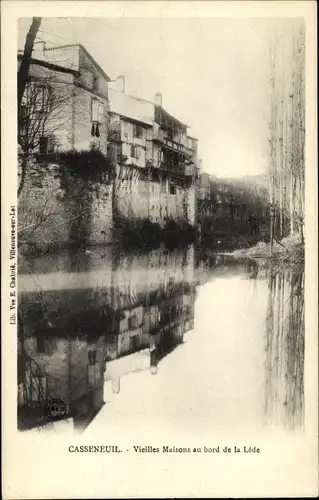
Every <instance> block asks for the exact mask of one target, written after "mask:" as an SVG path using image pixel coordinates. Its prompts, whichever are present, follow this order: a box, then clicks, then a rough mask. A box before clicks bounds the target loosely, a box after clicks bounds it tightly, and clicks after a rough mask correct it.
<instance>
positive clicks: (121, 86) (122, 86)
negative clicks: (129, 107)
mask: <svg viewBox="0 0 319 500" xmlns="http://www.w3.org/2000/svg"><path fill="white" fill-rule="evenodd" d="M116 80H117V86H118V89H119V90H120V92H122V93H123V94H124V92H125V76H124V75H120V76H118V77H117V78H116ZM119 80H120V82H119Z"/></svg>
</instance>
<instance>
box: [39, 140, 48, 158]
mask: <svg viewBox="0 0 319 500" xmlns="http://www.w3.org/2000/svg"><path fill="white" fill-rule="evenodd" d="M48 144H49V139H48V137H40V139H39V150H40V154H45V153H47V152H48Z"/></svg>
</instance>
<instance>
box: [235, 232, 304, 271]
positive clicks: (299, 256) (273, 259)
mask: <svg viewBox="0 0 319 500" xmlns="http://www.w3.org/2000/svg"><path fill="white" fill-rule="evenodd" d="M304 254H305V249H304V243H303V242H302V240H301V238H300V236H299V235H294V236H288V237H287V238H283V239H282V240H281V241H276V240H275V241H274V243H273V246H272V248H271V246H270V243H264V242H259V243H257V245H255V246H254V247H251V248H242V249H239V250H235V251H234V252H232V253H231V254H228V255H229V256H230V257H231V258H232V259H234V260H238V261H240V260H246V259H251V260H256V261H257V262H259V261H261V260H264V261H266V262H268V263H269V264H274V265H276V264H278V265H280V266H285V267H297V266H302V265H303V264H304V258H305V256H304Z"/></svg>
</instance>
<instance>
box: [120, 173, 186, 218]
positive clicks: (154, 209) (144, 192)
mask: <svg viewBox="0 0 319 500" xmlns="http://www.w3.org/2000/svg"><path fill="white" fill-rule="evenodd" d="M124 170H127V172H128V173H127V174H126V175H124V176H123V174H122V172H123V171H124ZM130 170H132V167H119V166H117V176H116V179H115V181H114V182H115V186H114V208H115V213H116V215H117V217H119V218H120V219H123V220H125V219H148V220H149V221H150V222H153V223H155V224H159V225H160V226H161V227H163V226H164V225H165V224H166V223H167V222H168V221H169V220H174V221H175V222H178V223H183V222H187V223H188V224H190V225H194V223H195V188H194V186H193V185H192V186H190V187H186V188H183V187H181V186H178V185H174V187H175V193H174V194H172V193H171V192H170V181H169V180H168V179H162V180H161V181H155V180H150V181H147V180H145V178H140V177H138V176H134V173H133V176H132V178H130V177H129V171H130ZM133 170H134V169H133Z"/></svg>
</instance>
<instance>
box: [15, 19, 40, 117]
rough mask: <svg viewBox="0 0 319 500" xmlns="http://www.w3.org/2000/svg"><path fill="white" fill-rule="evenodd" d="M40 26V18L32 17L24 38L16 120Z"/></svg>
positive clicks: (19, 72)
mask: <svg viewBox="0 0 319 500" xmlns="http://www.w3.org/2000/svg"><path fill="white" fill-rule="evenodd" d="M40 24H41V17H34V18H33V19H32V23H31V26H30V28H29V31H28V34H27V36H26V40H25V45H24V51H23V56H22V60H21V65H20V68H19V71H18V119H19V118H20V111H21V103H22V98H23V94H24V91H25V88H26V85H27V82H28V79H29V68H30V64H31V56H32V52H33V45H34V41H35V38H36V36H37V33H38V31H39V28H40Z"/></svg>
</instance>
